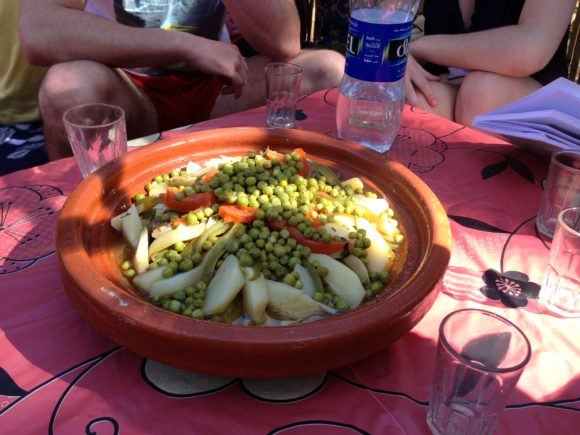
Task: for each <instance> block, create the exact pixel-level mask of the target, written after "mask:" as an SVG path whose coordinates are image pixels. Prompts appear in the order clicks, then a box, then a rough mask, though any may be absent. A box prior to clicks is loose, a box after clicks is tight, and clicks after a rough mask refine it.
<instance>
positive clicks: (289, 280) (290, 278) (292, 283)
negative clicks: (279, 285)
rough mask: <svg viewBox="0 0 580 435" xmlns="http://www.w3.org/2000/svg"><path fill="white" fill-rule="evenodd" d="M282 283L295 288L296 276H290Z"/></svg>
mask: <svg viewBox="0 0 580 435" xmlns="http://www.w3.org/2000/svg"><path fill="white" fill-rule="evenodd" d="M282 282H283V283H284V284H288V285H291V286H294V284H296V278H295V277H294V275H292V274H288V275H286V276H285V277H284V281H282Z"/></svg>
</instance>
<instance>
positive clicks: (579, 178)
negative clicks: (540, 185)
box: [536, 151, 580, 238]
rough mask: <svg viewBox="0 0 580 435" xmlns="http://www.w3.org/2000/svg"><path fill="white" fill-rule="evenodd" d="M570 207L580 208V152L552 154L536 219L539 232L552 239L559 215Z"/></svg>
mask: <svg viewBox="0 0 580 435" xmlns="http://www.w3.org/2000/svg"><path fill="white" fill-rule="evenodd" d="M570 207H580V151H560V152H557V153H554V154H552V160H551V163H550V170H549V171H548V179H547V181H546V186H545V189H544V193H543V194H542V200H541V202H540V210H539V211H538V216H537V217H536V225H537V227H538V231H539V232H540V233H542V234H544V235H545V236H548V237H550V238H552V237H553V236H554V230H555V229H556V222H557V220H558V214H559V213H560V212H561V211H562V210H564V209H566V208H570Z"/></svg>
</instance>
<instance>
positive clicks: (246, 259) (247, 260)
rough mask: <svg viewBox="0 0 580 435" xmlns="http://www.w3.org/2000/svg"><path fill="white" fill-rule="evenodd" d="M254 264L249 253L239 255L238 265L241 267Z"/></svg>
mask: <svg viewBox="0 0 580 435" xmlns="http://www.w3.org/2000/svg"><path fill="white" fill-rule="evenodd" d="M253 264H254V260H253V259H252V257H251V255H249V254H245V255H242V256H241V257H240V266H242V267H250V266H252V265H253Z"/></svg>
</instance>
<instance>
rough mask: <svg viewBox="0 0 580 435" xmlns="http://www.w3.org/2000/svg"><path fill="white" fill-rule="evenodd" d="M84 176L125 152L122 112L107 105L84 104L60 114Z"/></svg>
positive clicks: (123, 116) (125, 140) (125, 133)
mask: <svg viewBox="0 0 580 435" xmlns="http://www.w3.org/2000/svg"><path fill="white" fill-rule="evenodd" d="M63 121H64V125H65V128H66V132H67V134H68V140H69V142H70V144H71V147H72V150H73V153H74V155H75V159H76V161H77V164H78V166H79V169H80V171H81V174H82V176H83V178H87V177H88V176H89V175H90V174H92V173H93V172H94V171H96V170H97V169H98V168H100V167H101V166H102V165H104V164H105V163H107V162H109V161H111V160H113V159H115V158H117V157H119V156H121V155H123V154H124V153H126V152H127V131H126V127H125V112H124V111H123V109H121V108H120V107H117V106H113V105H110V104H84V105H82V106H77V107H73V108H72V109H69V110H67V111H66V112H65V114H64V116H63Z"/></svg>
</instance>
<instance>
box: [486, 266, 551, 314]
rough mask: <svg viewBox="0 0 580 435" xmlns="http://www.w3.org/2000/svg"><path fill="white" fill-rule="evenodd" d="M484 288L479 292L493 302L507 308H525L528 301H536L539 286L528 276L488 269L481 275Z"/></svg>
mask: <svg viewBox="0 0 580 435" xmlns="http://www.w3.org/2000/svg"><path fill="white" fill-rule="evenodd" d="M482 278H483V282H484V283H485V286H483V287H481V288H480V289H479V291H480V292H481V293H483V294H484V296H486V297H488V298H489V299H493V300H494V301H498V300H499V301H501V302H502V304H504V305H505V306H506V307H508V308H518V307H525V306H526V305H528V299H538V295H539V294H540V286H539V285H538V284H536V283H535V282H531V281H530V280H529V277H528V275H526V274H525V273H521V272H516V271H512V270H510V271H508V272H504V273H500V272H498V271H497V270H493V269H488V270H486V271H485V273H484V274H483V277H482Z"/></svg>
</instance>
